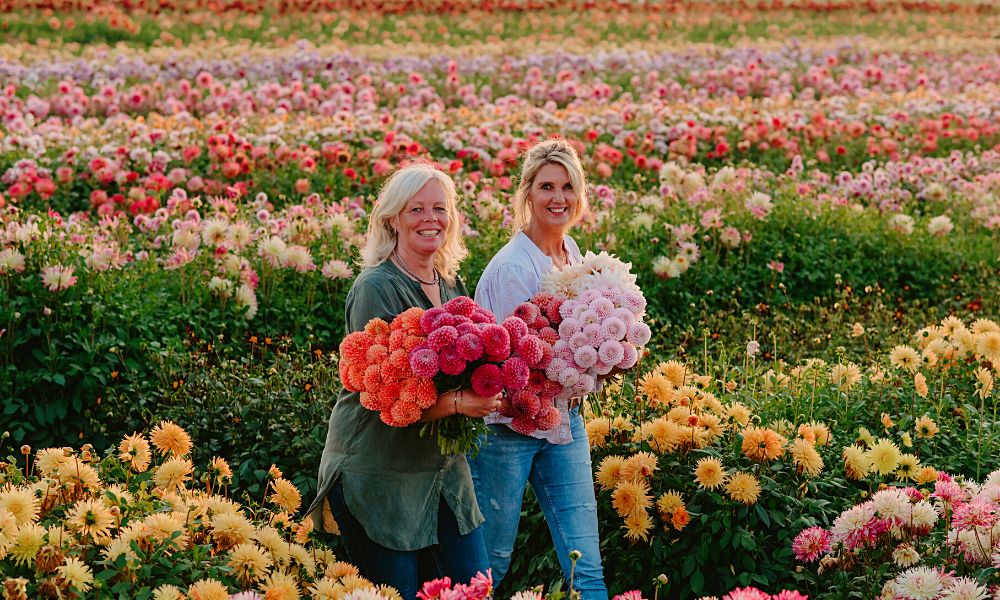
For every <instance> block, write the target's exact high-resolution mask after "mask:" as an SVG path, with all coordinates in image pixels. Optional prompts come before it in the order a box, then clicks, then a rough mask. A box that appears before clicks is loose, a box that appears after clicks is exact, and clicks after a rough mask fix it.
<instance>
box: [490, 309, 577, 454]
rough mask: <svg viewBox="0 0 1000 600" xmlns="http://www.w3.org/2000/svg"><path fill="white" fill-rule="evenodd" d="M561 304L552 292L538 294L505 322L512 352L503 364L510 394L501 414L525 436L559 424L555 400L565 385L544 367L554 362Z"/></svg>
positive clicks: (506, 398)
mask: <svg viewBox="0 0 1000 600" xmlns="http://www.w3.org/2000/svg"><path fill="white" fill-rule="evenodd" d="M561 303H562V300H560V299H558V298H556V297H554V296H552V295H551V294H544V293H541V294H537V295H536V296H535V297H534V298H532V299H531V300H530V301H529V302H522V303H521V304H519V305H518V306H517V308H515V309H514V314H513V315H512V316H510V317H508V318H506V319H504V321H503V327H504V329H506V330H507V332H508V333H509V334H510V339H511V346H512V348H513V353H512V356H511V358H509V359H508V360H507V361H506V362H505V363H504V382H505V384H506V385H505V388H506V390H507V392H508V393H507V396H506V397H505V398H504V403H503V406H502V407H501V408H500V414H501V415H503V416H505V417H509V418H510V419H511V423H510V427H511V429H513V430H514V431H517V432H518V433H522V434H524V435H530V434H532V433H534V432H535V431H547V430H549V429H552V428H554V427H555V426H556V425H558V424H559V420H560V413H559V410H558V409H556V407H555V399H556V397H558V396H560V394H562V392H563V386H562V385H560V384H559V383H557V382H556V381H555V380H553V379H550V378H548V377H546V376H545V369H547V368H548V367H549V365H550V364H552V359H553V356H554V350H553V347H552V344H553V343H555V342H556V341H557V340H558V339H559V332H558V331H556V329H555V328H556V327H558V326H559V321H560V320H561V319H562V317H561V316H560V315H559V305H560V304H561Z"/></svg>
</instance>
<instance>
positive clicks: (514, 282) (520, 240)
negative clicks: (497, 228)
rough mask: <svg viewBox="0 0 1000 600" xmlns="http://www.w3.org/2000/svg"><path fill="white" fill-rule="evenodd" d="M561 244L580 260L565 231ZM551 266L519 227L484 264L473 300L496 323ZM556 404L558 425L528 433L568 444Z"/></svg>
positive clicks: (564, 408)
mask: <svg viewBox="0 0 1000 600" xmlns="http://www.w3.org/2000/svg"><path fill="white" fill-rule="evenodd" d="M563 247H564V248H565V250H566V256H567V257H568V260H569V263H570V264H577V263H579V262H581V261H582V260H583V256H582V255H581V254H580V248H579V247H578V246H577V245H576V242H575V241H573V238H571V237H569V236H568V235H567V236H563ZM552 268H553V265H552V259H551V258H549V257H548V256H546V255H545V254H544V253H543V252H542V251H541V250H540V249H539V248H538V246H536V245H535V243H534V242H532V241H531V239H530V238H528V236H526V235H525V234H524V232H523V231H519V232H518V233H517V235H515V236H514V237H513V238H512V239H511V240H510V241H509V242H507V245H506V246H504V247H503V248H501V249H500V252H497V254H496V256H494V257H493V259H492V260H491V261H490V264H488V265H486V270H484V271H483V275H482V277H481V278H480V279H479V285H477V286H476V303H477V304H479V305H480V306H483V307H485V308H488V309H489V310H491V311H493V314H494V315H496V317H497V322H498V323H499V322H501V321H503V320H504V319H506V318H507V317H509V316H510V315H511V314H513V313H514V309H515V308H516V307H517V305H518V304H520V303H522V302H524V301H525V300H530V299H531V298H532V297H533V296H534V295H535V294H537V293H538V290H539V288H540V287H541V281H542V275H544V274H545V273H547V272H548V271H550V270H551V269H552ZM556 408H557V409H559V415H560V419H559V425H557V426H556V427H554V428H553V429H550V430H548V431H536V432H534V433H532V434H531V437H534V438H538V439H542V440H546V441H548V442H551V443H553V444H568V443H570V442H572V441H573V434H572V433H571V432H570V423H569V408H568V401H567V400H563V401H561V402H558V401H557V402H556ZM486 422H487V423H489V424H494V423H498V424H503V425H507V424H509V423H510V422H511V419H510V418H509V417H503V416H501V415H500V414H498V413H493V414H491V415H489V416H487V417H486Z"/></svg>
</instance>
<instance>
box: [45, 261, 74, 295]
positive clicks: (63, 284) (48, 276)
mask: <svg viewBox="0 0 1000 600" xmlns="http://www.w3.org/2000/svg"><path fill="white" fill-rule="evenodd" d="M74 284H76V277H74V276H73V267H64V266H62V265H52V266H49V267H45V268H44V269H42V285H44V286H45V287H47V288H49V291H50V292H62V291H65V290H68V289H69V288H71V287H73V285H74Z"/></svg>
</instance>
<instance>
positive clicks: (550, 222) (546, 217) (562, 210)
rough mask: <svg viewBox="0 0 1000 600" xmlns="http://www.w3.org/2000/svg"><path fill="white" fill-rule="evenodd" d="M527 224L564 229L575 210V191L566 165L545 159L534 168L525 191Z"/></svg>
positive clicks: (562, 231) (544, 228) (542, 227)
mask: <svg viewBox="0 0 1000 600" xmlns="http://www.w3.org/2000/svg"><path fill="white" fill-rule="evenodd" d="M528 199H529V201H530V207H531V226H532V227H537V228H540V229H543V230H550V231H554V230H558V232H559V233H560V234H562V233H565V231H566V229H568V228H569V226H570V224H571V223H572V221H573V217H574V215H575V214H576V205H577V202H578V201H579V200H578V199H577V191H576V190H574V189H573V182H572V181H570V178H569V173H568V172H567V171H566V167H564V166H562V165H560V164H558V163H549V164H546V165H544V166H542V168H540V169H539V170H538V174H536V175H535V180H534V181H533V182H532V183H531V190H530V191H529V192H528Z"/></svg>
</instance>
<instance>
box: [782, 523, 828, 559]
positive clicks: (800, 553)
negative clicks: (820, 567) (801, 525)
mask: <svg viewBox="0 0 1000 600" xmlns="http://www.w3.org/2000/svg"><path fill="white" fill-rule="evenodd" d="M831 538H832V535H831V534H830V531H829V530H827V529H824V528H822V527H816V526H814V527H809V528H807V529H803V530H802V531H800V532H799V534H798V535H797V536H795V540H794V541H793V542H792V552H794V553H795V560H797V561H799V562H804V563H812V562H816V561H817V560H819V558H820V555H822V554H825V553H826V552H828V551H829V550H830V542H831Z"/></svg>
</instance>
